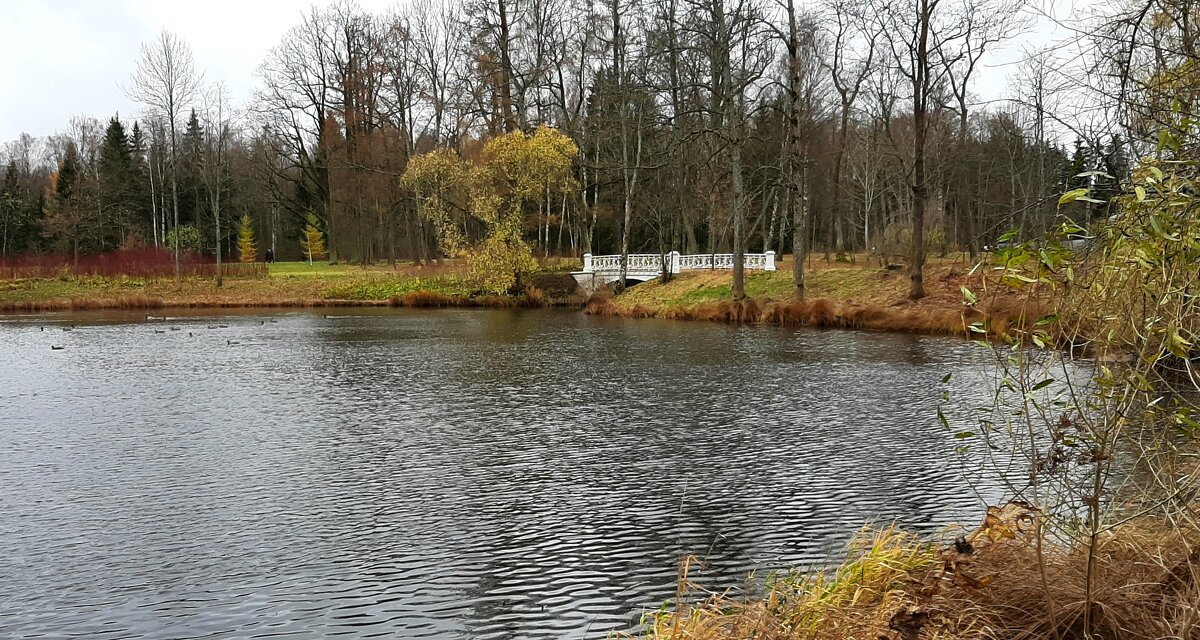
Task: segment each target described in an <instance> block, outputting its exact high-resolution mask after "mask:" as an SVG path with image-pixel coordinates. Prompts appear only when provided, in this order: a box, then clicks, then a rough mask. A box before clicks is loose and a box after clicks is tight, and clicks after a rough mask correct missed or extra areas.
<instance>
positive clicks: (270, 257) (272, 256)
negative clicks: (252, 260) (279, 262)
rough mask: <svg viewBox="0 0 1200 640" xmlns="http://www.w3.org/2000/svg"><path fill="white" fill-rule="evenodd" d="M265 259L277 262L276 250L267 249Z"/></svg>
mask: <svg viewBox="0 0 1200 640" xmlns="http://www.w3.org/2000/svg"><path fill="white" fill-rule="evenodd" d="M263 260H265V261H267V262H275V252H274V251H271V250H270V249H267V251H266V252H265V253H264V254H263Z"/></svg>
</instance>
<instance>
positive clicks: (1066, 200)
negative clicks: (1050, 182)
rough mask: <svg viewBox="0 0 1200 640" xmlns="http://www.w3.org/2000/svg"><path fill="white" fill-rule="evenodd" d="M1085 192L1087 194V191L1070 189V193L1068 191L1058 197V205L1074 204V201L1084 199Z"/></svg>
mask: <svg viewBox="0 0 1200 640" xmlns="http://www.w3.org/2000/svg"><path fill="white" fill-rule="evenodd" d="M1087 192H1088V190H1087V189H1072V190H1071V191H1068V192H1066V193H1064V194H1062V196H1060V197H1059V199H1058V204H1060V205H1061V204H1070V203H1072V202H1075V201H1076V200H1078V199H1080V198H1084V197H1086V196H1087Z"/></svg>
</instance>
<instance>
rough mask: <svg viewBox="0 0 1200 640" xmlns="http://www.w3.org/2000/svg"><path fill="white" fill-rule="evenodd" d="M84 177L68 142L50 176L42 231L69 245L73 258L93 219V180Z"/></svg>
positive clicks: (76, 153)
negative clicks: (56, 167) (89, 181)
mask: <svg viewBox="0 0 1200 640" xmlns="http://www.w3.org/2000/svg"><path fill="white" fill-rule="evenodd" d="M87 179H88V175H87V174H86V173H84V171H83V165H82V162H81V161H80V158H79V151H78V150H77V149H76V148H75V144H74V143H73V142H68V143H67V145H66V149H65V151H64V153H63V159H62V162H60V163H59V166H58V171H57V172H55V173H54V174H52V175H51V176H50V194H49V197H48V198H47V199H48V200H49V203H48V215H47V216H46V233H47V234H48V236H50V237H54V238H57V239H58V241H59V244H60V247H61V248H64V249H69V250H70V252H71V254H72V256H74V258H75V259H78V258H79V252H80V249H81V247H80V245H81V244H82V243H83V241H84V239H85V238H84V234H85V232H86V231H87V230H88V229H89V228H90V227H92V226H94V225H95V223H96V221H95V220H94V219H93V214H94V212H95V211H96V206H95V204H96V203H95V199H96V196H97V194H96V189H95V183H94V182H93V183H91V184H89V183H88V180H87Z"/></svg>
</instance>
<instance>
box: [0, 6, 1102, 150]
mask: <svg viewBox="0 0 1200 640" xmlns="http://www.w3.org/2000/svg"><path fill="white" fill-rule="evenodd" d="M397 1H399V2H404V1H405V0H359V4H360V5H361V6H363V7H364V8H366V9H373V10H375V9H378V10H382V9H385V8H386V7H388V6H391V5H394V4H395V3H396V2H397ZM1083 1H1084V0H1076V2H1083ZM1040 2H1042V3H1046V4H1045V5H1042V6H1040V9H1041V10H1042V11H1047V12H1050V13H1052V14H1054V15H1057V16H1059V17H1060V18H1065V17H1067V14H1068V13H1069V11H1068V9H1067V7H1069V6H1070V5H1071V4H1073V3H1072V2H1071V0H1040ZM310 6H311V3H309V2H303V1H295V0H205V1H203V2H179V1H177V0H0V64H2V67H0V68H3V71H2V72H0V74H2V76H0V143H2V142H4V141H7V140H11V139H13V138H16V137H17V136H18V135H19V134H20V133H22V132H28V133H32V134H34V135H37V136H43V135H47V134H50V133H54V132H55V131H57V130H60V129H62V128H63V127H64V126H65V125H66V122H67V120H69V119H70V118H71V117H72V116H74V115H90V116H94V117H97V118H107V117H109V116H111V115H112V114H113V113H117V112H120V113H121V114H122V117H123V118H124V117H125V116H129V115H136V114H137V113H138V106H137V105H135V104H133V103H132V102H131V101H130V100H129V99H128V98H127V97H125V94H124V91H123V90H122V87H123V86H125V85H126V84H127V83H128V81H129V77H130V75H131V73H132V72H133V71H134V68H135V65H136V61H137V58H138V50H139V47H140V45H141V43H142V42H143V41H145V40H149V39H151V38H153V37H154V36H155V35H156V34H157V33H158V32H159V31H160V30H161V29H164V28H165V29H167V30H169V31H172V32H174V33H176V34H178V35H179V36H181V37H182V38H183V39H184V40H186V41H187V42H188V43H189V44H190V45H191V47H192V51H193V54H194V56H195V62H196V67H197V68H198V69H200V70H203V72H204V77H205V80H206V81H207V82H215V81H223V82H224V83H225V84H226V86H227V87H228V88H229V90H230V92H231V93H232V97H233V99H234V101H235V102H241V101H244V100H245V99H247V98H248V97H249V96H250V94H251V93H252V92H253V90H254V83H255V78H254V70H255V69H256V68H257V67H258V65H259V63H260V62H262V60H263V58H264V56H265V55H266V52H267V50H268V49H270V48H271V47H272V46H274V45H275V44H276V43H277V42H279V40H280V38H281V37H282V36H283V34H284V32H286V31H287V30H288V29H289V28H290V27H292V26H293V25H295V24H296V23H297V22H298V21H299V18H300V15H301V13H302V12H303V11H305V10H306V9H308V8H309V7H310ZM1054 37H1056V36H1055V35H1054V29H1053V25H1052V24H1051V23H1050V21H1047V20H1042V21H1041V22H1040V24H1038V25H1035V27H1034V28H1033V30H1032V32H1031V33H1030V34H1028V35H1026V36H1024V37H1023V38H1021V40H1020V41H1019V42H1016V43H1014V44H1012V45H1010V46H1009V47H1008V49H1009V51H1006V52H999V53H998V54H997V55H995V56H993V57H992V58H991V59H990V60H988V66H987V68H985V69H984V70H983V71H982V72H981V74H980V81H979V83H978V84H977V86H976V87H975V90H976V92H977V93H978V94H979V95H980V96H981V97H983V98H985V99H989V100H990V99H996V98H999V97H1000V96H1001V94H1003V92H1004V90H1005V89H1006V87H1007V85H1008V80H1007V76H1008V74H1009V73H1010V72H1011V70H1012V69H1013V66H1012V65H1011V64H1007V63H1008V62H1010V61H1012V60H1014V59H1015V58H1016V57H1017V53H1016V52H1017V51H1018V50H1019V48H1020V47H1021V46H1022V45H1044V44H1045V43H1047V42H1049V41H1051V40H1053V39H1054Z"/></svg>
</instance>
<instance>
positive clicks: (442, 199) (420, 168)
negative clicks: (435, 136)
mask: <svg viewBox="0 0 1200 640" xmlns="http://www.w3.org/2000/svg"><path fill="white" fill-rule="evenodd" d="M471 174H472V169H471V166H470V165H468V164H467V163H465V162H463V161H462V159H460V158H459V157H458V156H457V155H456V154H455V153H454V151H452V150H450V149H438V150H436V151H431V152H429V153H423V154H421V155H419V156H417V157H415V158H413V159H412V160H411V161H409V163H408V168H407V169H406V170H405V172H404V176H403V177H402V178H401V179H400V184H401V185H402V186H404V187H406V188H408V189H412V190H413V192H414V193H415V194H416V196H417V213H418V214H419V215H422V216H424V217H425V218H427V219H428V220H429V221H430V222H431V223H432V224H433V228H434V231H435V232H436V233H437V239H438V248H439V249H441V251H442V253H443V254H444V255H446V256H458V255H460V254H462V253H463V251H464V250H465V249H466V248H467V239H466V236H465V234H464V233H463V229H462V228H463V225H464V219H465V217H466V216H467V215H469V210H468V207H469V201H470V191H469V190H470V185H471V178H472V175H471Z"/></svg>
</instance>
